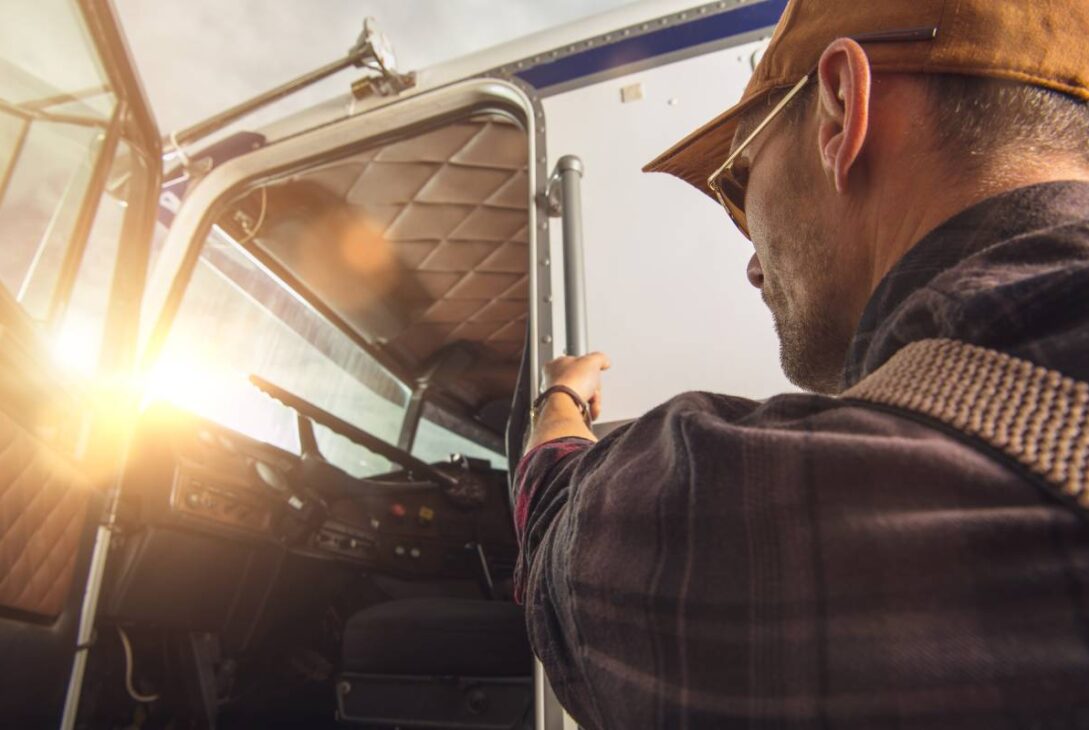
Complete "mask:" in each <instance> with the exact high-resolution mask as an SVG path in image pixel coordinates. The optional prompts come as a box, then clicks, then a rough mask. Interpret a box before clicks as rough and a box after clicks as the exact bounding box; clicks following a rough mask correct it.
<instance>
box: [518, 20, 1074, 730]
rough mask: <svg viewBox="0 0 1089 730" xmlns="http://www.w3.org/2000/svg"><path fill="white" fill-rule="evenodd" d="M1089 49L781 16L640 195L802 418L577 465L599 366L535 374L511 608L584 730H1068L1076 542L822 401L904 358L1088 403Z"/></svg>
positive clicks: (985, 471)
mask: <svg viewBox="0 0 1089 730" xmlns="http://www.w3.org/2000/svg"><path fill="white" fill-rule="evenodd" d="M1087 38H1089V4H1087V3H1085V2H1082V1H1080V0H1079V1H1075V0H1068V1H1062V0H1050V1H1040V2H1032V3H1018V2H1013V1H1012V0H948V1H945V0H882V1H881V2H859V1H858V0H791V2H790V3H789V5H788V6H787V8H786V10H785V13H784V16H783V18H782V20H781V21H780V24H779V27H778V28H777V30H776V33H775V36H774V38H773V39H772V42H771V45H770V47H769V49H768V51H767V53H766V55H765V56H764V58H763V60H762V61H761V63H760V65H759V66H758V67H757V69H756V71H755V74H754V77H753V79H752V81H751V83H750V84H749V87H748V89H747V90H746V93H745V96H744V97H743V99H742V101H741V103H740V104H738V105H737V106H735V107H734V108H733V109H731V110H729V111H728V112H726V113H725V114H723V115H722V116H720V117H719V118H717V119H715V120H713V121H712V122H711V123H710V124H708V125H706V126H705V127H703V128H701V129H700V130H698V131H697V132H695V133H694V134H693V135H691V136H689V137H688V138H687V139H685V140H683V141H682V142H680V143H678V144H677V145H676V146H675V147H674V148H673V149H671V150H669V151H668V152H666V153H665V154H663V155H662V156H661V157H659V158H658V159H657V160H655V161H654V162H653V163H652V164H651V165H650V166H649V169H650V170H655V171H666V172H670V173H672V174H674V175H677V176H679V177H681V178H682V179H684V180H686V181H688V182H689V183H691V184H692V185H694V186H695V187H696V188H697V189H699V190H701V191H702V192H704V193H706V194H708V195H709V196H711V197H712V198H713V199H716V200H717V201H718V202H721V203H722V204H723V205H724V206H725V207H726V209H727V212H728V213H729V214H730V216H731V217H732V218H733V219H734V221H735V222H736V223H737V224H738V225H739V227H741V229H742V231H743V232H745V233H746V234H747V235H749V236H750V238H751V240H752V242H753V245H754V247H755V254H754V256H753V258H752V261H751V263H750V265H749V271H748V274H749V279H750V281H751V282H752V284H753V285H754V286H757V287H759V288H760V289H761V292H762V294H763V298H764V300H765V301H766V303H767V305H768V306H769V308H770V309H771V311H772V313H773V315H774V319H775V323H776V328H777V330H778V333H779V336H780V339H781V351H782V363H783V367H784V369H785V371H786V372H787V374H788V375H789V376H790V377H791V379H792V380H793V381H794V382H795V383H797V384H798V385H799V386H801V387H803V388H805V389H807V390H810V391H813V394H807V395H786V396H781V397H778V398H773V399H771V400H770V401H767V402H765V403H756V402H752V401H748V400H744V399H740V398H733V397H728V396H720V395H711V394H707V393H690V394H685V395H682V396H679V397H677V398H675V399H674V400H672V401H670V402H668V403H666V404H664V405H662V406H661V407H659V408H656V409H655V410H653V411H651V412H650V413H648V414H646V415H645V416H643V417H642V418H640V419H639V420H637V421H635V422H634V423H632V424H630V425H628V426H626V427H624V428H622V429H620V430H618V431H616V432H614V433H612V434H610V435H609V436H608V437H606V438H604V439H602V440H601V441H597V439H596V438H595V437H594V435H593V433H592V432H591V431H590V430H589V428H588V420H589V419H588V418H586V417H585V416H587V415H589V416H596V415H597V413H598V412H599V411H600V407H601V402H602V389H601V371H602V370H604V369H606V368H607V367H609V362H608V359H607V358H606V357H605V356H604V355H602V354H600V353H597V354H593V355H589V356H586V357H582V358H577V359H576V358H561V359H559V360H557V361H555V362H553V363H551V364H550V365H549V366H548V367H547V370H546V373H545V385H546V386H547V390H546V391H545V395H544V396H543V397H542V398H541V399H540V400H539V405H538V408H537V409H536V413H535V419H534V424H533V429H532V432H531V435H530V437H529V441H528V444H527V448H526V453H525V456H524V457H523V459H522V461H521V464H520V466H519V469H518V473H517V475H516V483H515V494H514V499H515V521H516V527H517V530H518V534H519V538H520V540H521V544H522V555H521V559H520V564H519V568H518V575H517V589H518V593H519V596H520V599H521V600H522V601H523V602H524V603H525V606H526V610H527V621H528V624H529V629H530V636H531V640H532V643H533V646H534V648H535V651H536V653H537V654H538V656H539V657H540V659H541V661H542V662H543V663H544V666H545V669H546V671H547V674H548V677H549V679H550V680H551V682H552V685H553V687H554V689H555V690H556V692H557V694H558V696H559V698H560V700H561V702H562V703H563V704H564V705H565V707H566V708H567V709H568V710H569V712H571V714H572V715H574V717H575V719H576V720H578V721H579V723H580V724H581V725H583V726H584V727H587V728H639V727H659V728H725V727H760V728H763V727H776V728H788V727H789V728H810V727H813V728H816V727H821V728H823V727H836V728H843V727H852V728H853V727H858V728H885V727H888V728H893V727H895V728H939V727H941V728H945V727H961V728H964V727H967V728H987V729H989V730H991V729H996V728H1015V727H1016V728H1024V727H1036V728H1059V727H1063V728H1066V727H1089V526H1087V525H1086V524H1085V522H1084V521H1083V520H1082V516H1081V515H1078V514H1077V513H1076V509H1075V508H1073V507H1071V506H1070V505H1068V504H1065V503H1061V502H1060V501H1058V500H1056V499H1053V498H1052V496H1051V495H1049V494H1048V493H1046V492H1045V491H1044V490H1043V489H1041V487H1040V485H1039V484H1037V483H1035V482H1034V481H1032V480H1030V479H1028V478H1026V475H1025V473H1024V472H1022V471H1018V470H1015V469H1014V468H1012V467H1011V466H1010V465H1009V464H1008V463H1007V462H1003V461H1000V460H999V459H997V458H995V456H994V454H992V453H990V452H987V451H986V450H985V449H983V448H980V447H979V446H978V445H977V444H975V443H973V442H971V441H970V440H969V439H962V438H958V437H957V436H956V434H953V433H950V431H949V430H948V429H939V428H937V427H935V426H934V425H932V424H930V423H927V422H926V421H922V420H920V419H913V418H909V417H907V416H906V415H905V414H901V413H898V412H896V411H893V410H889V409H878V408H873V407H868V406H867V404H865V403H860V402H858V401H855V400H846V399H842V398H837V397H836V396H837V394H839V393H841V392H842V391H843V390H844V389H845V388H848V387H851V386H853V385H855V384H857V383H858V382H859V381H860V380H862V379H863V378H865V377H866V376H867V375H869V374H871V373H873V372H874V371H875V370H876V369H878V368H879V367H881V365H882V364H884V363H885V362H887V361H888V360H889V359H890V358H891V357H892V356H893V355H894V354H896V353H897V352H898V351H900V350H901V349H902V348H903V347H904V346H905V345H908V344H910V343H912V342H917V341H919V340H924V339H929V338H950V339H955V340H960V341H964V342H968V343H972V344H975V345H980V346H983V347H987V348H994V349H997V350H1000V351H1002V352H1005V353H1008V354H1010V355H1012V356H1016V357H1019V358H1024V359H1026V360H1030V361H1032V362H1033V363H1036V364H1038V365H1041V366H1044V367H1046V368H1052V369H1055V370H1058V371H1060V372H1062V373H1063V374H1065V375H1067V376H1069V377H1072V378H1075V379H1078V380H1081V381H1086V380H1089V306H1087V305H1089V146H1087V145H1089V108H1087V106H1086V103H1085V102H1086V100H1089V43H1087V42H1086V40H1085V39H1087ZM709 179H710V181H711V185H710V186H709V185H708V180H709ZM739 354H740V353H739ZM553 386H562V387H561V388H558V389H557V388H555V387H553ZM583 411H589V412H590V413H589V414H586V413H584V412H583ZM1068 436H1069V435H1068ZM1077 436H1079V435H1078V434H1074V435H1073V436H1070V437H1071V438H1073V437H1077ZM1082 436H1084V434H1082ZM1083 467H1084V465H1083Z"/></svg>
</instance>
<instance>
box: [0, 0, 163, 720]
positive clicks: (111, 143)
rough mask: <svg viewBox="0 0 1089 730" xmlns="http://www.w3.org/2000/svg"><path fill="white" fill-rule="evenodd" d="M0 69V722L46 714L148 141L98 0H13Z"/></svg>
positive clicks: (127, 323)
mask: <svg viewBox="0 0 1089 730" xmlns="http://www.w3.org/2000/svg"><path fill="white" fill-rule="evenodd" d="M0 69H2V71H0V237H2V240H3V243H2V245H0V725H3V726H5V727H38V726H47V727H56V726H57V725H58V724H59V723H60V720H61V716H62V711H63V706H64V700H65V692H66V688H67V687H68V685H69V680H70V675H71V673H72V668H73V664H74V662H75V660H76V657H77V655H78V654H79V653H80V652H79V650H78V649H77V629H78V627H79V624H80V615H81V610H82V608H83V606H84V595H85V593H86V592H87V589H88V583H89V582H88V574H89V572H91V570H90V568H91V565H92V553H93V552H94V546H95V542H96V532H97V529H98V525H99V523H100V519H101V516H102V514H103V509H104V506H105V501H106V499H105V497H106V495H107V494H108V493H109V492H110V490H111V487H112V484H113V482H114V480H115V479H116V478H117V476H118V474H119V467H120V461H121V459H122V453H121V449H120V448H118V444H117V442H116V441H114V440H111V439H110V438H107V434H108V433H111V432H113V428H112V425H111V424H110V423H109V421H110V419H111V417H113V416H116V415H118V414H117V413H116V410H115V409H106V410H105V411H104V410H103V409H102V408H101V407H96V406H95V402H96V399H95V397H94V396H93V395H92V393H93V391H94V390H95V389H97V388H98V387H100V386H101V385H102V384H103V383H114V384H116V383H119V382H121V381H122V380H123V379H124V378H125V377H126V376H127V375H128V374H129V373H130V368H131V367H132V365H133V363H134V352H135V348H136V337H137V333H138V321H137V320H138V311H139V302H140V299H141V297H142V295H143V285H144V278H145V274H146V267H147V257H148V248H149V241H150V237H151V227H152V225H153V223H154V213H155V207H156V202H157V197H158V196H157V191H158V186H159V179H160V156H161V151H160V145H159V136H158V133H157V131H156V129H155V126H154V123H153V121H152V118H151V116H150V114H149V112H148V106H147V103H146V100H145V98H144V95H143V92H142V90H141V89H140V86H139V83H138V81H137V79H136V77H135V75H134V74H133V70H132V66H131V63H130V58H129V55H128V52H127V50H126V48H125V44H124V41H123V40H122V36H121V35H120V33H119V30H118V23H117V19H116V17H115V16H114V14H113V11H112V9H111V8H110V7H109V5H108V4H107V3H104V2H95V1H94V0H38V1H37V2H34V3H18V4H16V5H15V6H13V7H9V8H8V9H7V12H6V14H5V20H4V24H3V28H2V29H0ZM111 410H113V413H110V411H111ZM103 558H104V556H103ZM92 583H93V581H92Z"/></svg>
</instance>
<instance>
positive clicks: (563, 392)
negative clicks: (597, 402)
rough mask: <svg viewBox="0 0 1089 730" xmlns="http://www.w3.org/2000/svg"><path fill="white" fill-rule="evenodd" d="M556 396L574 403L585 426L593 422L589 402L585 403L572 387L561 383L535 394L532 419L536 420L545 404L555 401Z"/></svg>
mask: <svg viewBox="0 0 1089 730" xmlns="http://www.w3.org/2000/svg"><path fill="white" fill-rule="evenodd" d="M557 398H558V399H559V400H568V402H569V403H571V404H572V405H574V406H575V408H576V409H577V410H578V412H579V417H580V418H581V419H582V422H583V423H584V424H586V428H590V425H591V424H592V423H593V418H592V417H591V415H590V404H589V403H587V402H586V400H585V399H584V398H583V397H582V396H581V395H579V394H578V392H577V391H576V390H575V389H574V388H571V387H568V386H566V385H562V384H557V385H552V386H550V387H548V388H545V390H544V391H543V392H542V393H541V394H540V395H539V396H537V399H536V400H535V401H534V402H533V408H532V414H533V420H534V421H536V420H537V418H538V416H539V414H540V412H541V410H542V409H543V408H544V406H545V404H547V403H549V402H551V401H555V400H557Z"/></svg>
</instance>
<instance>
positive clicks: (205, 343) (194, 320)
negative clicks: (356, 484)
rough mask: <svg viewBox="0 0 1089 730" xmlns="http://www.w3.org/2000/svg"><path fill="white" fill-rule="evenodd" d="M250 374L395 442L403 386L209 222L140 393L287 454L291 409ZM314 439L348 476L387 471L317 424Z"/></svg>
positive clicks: (292, 429) (293, 434) (293, 436)
mask: <svg viewBox="0 0 1089 730" xmlns="http://www.w3.org/2000/svg"><path fill="white" fill-rule="evenodd" d="M251 373H254V374H257V375H260V376H261V377H263V378H265V379H266V380H269V381H271V382H273V383H275V384H276V385H279V386H281V387H283V388H286V389H287V390H289V391H292V392H294V393H296V394H298V395H300V396H302V397H303V398H305V399H307V400H309V401H311V402H313V403H314V404H315V405H318V406H320V407H321V408H324V409H325V410H328V411H330V412H332V413H334V414H336V415H337V416H339V417H341V418H343V419H344V420H346V421H349V422H351V423H353V424H355V425H357V426H359V427H360V428H363V429H365V430H366V431H369V432H370V433H372V434H374V435H375V436H378V437H379V438H382V439H384V440H386V441H388V442H390V443H396V442H397V435H398V433H399V431H400V428H401V420H402V418H403V416H404V412H405V408H406V405H407V403H408V396H409V391H408V389H407V388H406V387H405V386H404V385H403V384H402V383H401V382H400V381H398V380H397V379H396V378H394V377H393V376H392V375H391V374H390V373H389V372H388V371H386V370H385V369H384V368H383V367H382V366H381V365H379V364H378V363H377V362H376V361H375V360H374V359H373V358H371V357H370V356H368V355H367V353H366V352H365V351H364V350H362V349H361V348H360V347H359V346H358V345H357V344H356V343H354V342H353V341H352V340H350V339H349V338H348V337H347V336H346V335H345V334H344V333H343V332H341V331H340V330H339V329H337V328H336V327H335V326H333V325H332V324H331V323H330V322H329V321H328V320H326V319H324V318H323V317H322V316H321V315H320V314H319V313H318V312H316V311H315V310H313V309H312V308H311V307H310V306H309V305H307V304H306V303H305V302H304V301H302V300H301V299H299V298H297V297H296V296H295V295H294V294H293V293H292V292H291V291H290V290H289V289H287V288H286V287H285V286H284V285H283V283H282V282H280V281H279V280H278V279H277V278H276V277H274V276H273V275H272V274H271V273H270V272H268V271H267V270H266V269H265V268H264V267H262V266H261V265H260V264H259V263H258V262H257V261H256V260H254V259H253V258H251V257H250V256H249V255H248V254H246V253H245V252H244V251H243V250H242V249H241V248H240V247H238V246H237V245H236V244H235V243H234V242H233V241H232V240H231V239H230V237H228V236H227V235H226V234H225V233H224V232H223V231H222V230H220V229H219V228H218V227H213V229H212V233H211V234H210V235H209V237H208V239H207V241H206V242H205V245H204V248H203V251H202V253H201V256H200V260H199V263H198V264H197V266H196V269H195V270H194V272H193V277H192V280H191V281H190V283H189V286H188V287H187V288H186V293H185V298H184V299H183V301H182V304H181V307H180V309H179V311H178V314H177V317H176V318H175V321H174V323H173V326H172V327H171V330H170V334H169V336H168V338H167V340H166V343H165V346H164V348H163V351H162V353H161V356H160V357H159V358H158V361H157V365H156V366H155V368H154V369H153V371H152V373H151V376H150V381H151V384H150V398H151V399H152V400H166V401H169V402H172V403H174V404H176V405H178V406H180V407H182V408H185V409H187V410H190V411H193V412H196V413H198V414H199V415H201V416H204V417H206V418H209V419H211V420H214V421H217V422H218V423H221V424H223V425H224V426H227V427H228V428H232V429H235V430H237V431H240V432H242V433H244V434H246V435H248V436H252V437H253V438H257V439H260V440H262V441H266V442H268V443H271V444H275V445H277V446H280V447H282V448H285V449H287V450H290V451H293V452H296V453H297V452H298V448H299V444H298V432H297V428H296V414H295V412H294V411H293V410H291V409H289V408H287V407H286V406H283V405H282V404H280V403H279V402H277V401H274V400H272V399H271V398H269V397H268V396H266V395H264V394H263V393H262V392H261V391H259V390H258V389H257V388H256V387H254V386H253V385H252V384H251V383H250V382H249V381H248V376H249V375H250V374H251ZM317 436H318V446H319V448H320V449H321V451H322V454H323V455H324V456H325V457H326V458H327V459H328V460H329V461H331V462H332V463H334V464H336V465H338V466H340V467H341V468H343V469H345V470H346V471H348V472H349V473H351V474H354V475H355V476H368V475H372V474H378V473H382V472H387V471H391V470H392V469H394V468H396V467H394V466H393V465H391V464H390V463H389V462H388V461H386V460H385V459H383V458H381V457H379V456H377V455H374V454H371V453H370V452H368V451H366V450H365V449H362V448H361V447H358V446H356V445H355V444H353V443H351V442H350V441H348V440H347V439H343V438H339V437H337V436H336V435H335V434H332V433H331V432H329V431H327V430H325V429H321V428H319V429H317Z"/></svg>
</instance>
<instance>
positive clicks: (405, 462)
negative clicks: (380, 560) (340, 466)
mask: <svg viewBox="0 0 1089 730" xmlns="http://www.w3.org/2000/svg"><path fill="white" fill-rule="evenodd" d="M250 382H251V383H253V384H254V385H255V386H256V387H257V388H258V389H260V390H261V391H262V392H264V393H265V394H266V395H268V396H270V397H272V398H275V399H276V400H278V401H280V402H281V403H283V404H284V405H285V406H287V407H288V408H290V409H292V410H293V411H295V412H296V413H298V414H299V415H300V416H303V417H305V418H309V419H310V420H312V421H314V422H315V423H317V424H320V425H322V426H325V427H326V428H327V429H329V430H330V431H332V432H333V433H336V434H340V435H341V436H343V437H344V438H346V439H348V440H349V441H352V442H353V443H356V444H359V445H360V446H362V447H363V448H365V449H367V450H368V451H372V452H374V453H376V454H378V455H379V456H381V457H383V458H385V459H388V460H389V461H392V462H393V463H394V464H397V465H398V466H400V467H403V468H404V470H405V471H406V472H408V473H409V474H411V475H412V476H414V477H416V478H423V479H427V480H430V481H432V482H435V483H436V484H440V485H442V486H454V485H456V484H457V483H458V480H457V477H454V476H452V475H450V474H446V473H444V472H441V471H439V470H438V469H436V468H435V467H433V466H431V465H430V464H428V463H427V462H425V461H421V460H419V459H417V458H416V457H415V456H413V455H412V454H410V453H408V452H407V451H405V450H403V449H400V448H398V447H396V446H394V445H393V444H390V443H387V442H385V441H383V440H382V439H380V438H378V437H377V436H375V435H373V434H370V433H367V432H366V431H364V430H363V429H361V428H359V427H358V426H353V425H352V424H350V423H348V422H347V421H345V420H343V419H341V418H338V417H337V416H334V415H333V414H332V413H330V412H329V411H327V410H325V409H324V408H320V407H318V406H316V405H314V404H313V403H311V402H310V401H308V400H306V399H305V398H302V397H300V396H297V395H295V394H294V393H292V392H290V391H288V390H285V389H284V388H281V387H280V386H278V385H276V384H274V383H270V382H269V381H267V380H265V379H264V378H262V377H261V376H259V375H250Z"/></svg>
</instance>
